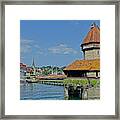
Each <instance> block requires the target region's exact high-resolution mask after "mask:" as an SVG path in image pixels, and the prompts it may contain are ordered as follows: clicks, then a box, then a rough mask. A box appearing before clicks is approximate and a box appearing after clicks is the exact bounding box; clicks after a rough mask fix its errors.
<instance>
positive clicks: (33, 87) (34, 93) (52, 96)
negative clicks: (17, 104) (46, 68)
mask: <svg viewBox="0 0 120 120" xmlns="http://www.w3.org/2000/svg"><path fill="white" fill-rule="evenodd" d="M20 99H21V100H41V99H43V100H64V87H63V86H53V85H45V84H39V83H22V84H21V85H20Z"/></svg>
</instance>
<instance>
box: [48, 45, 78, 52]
mask: <svg viewBox="0 0 120 120" xmlns="http://www.w3.org/2000/svg"><path fill="white" fill-rule="evenodd" d="M48 51H49V52H51V53H53V54H77V51H76V50H74V49H73V48H71V47H68V46H67V45H66V44H59V45H57V46H55V47H51V48H49V49H48Z"/></svg>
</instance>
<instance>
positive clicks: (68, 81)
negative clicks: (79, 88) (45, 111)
mask: <svg viewBox="0 0 120 120" xmlns="http://www.w3.org/2000/svg"><path fill="white" fill-rule="evenodd" d="M89 81H90V84H91V85H93V86H94V87H96V86H97V85H99V84H100V80H89ZM89 81H88V80H87V79H65V80H64V84H72V85H77V84H79V85H83V86H87V85H89Z"/></svg>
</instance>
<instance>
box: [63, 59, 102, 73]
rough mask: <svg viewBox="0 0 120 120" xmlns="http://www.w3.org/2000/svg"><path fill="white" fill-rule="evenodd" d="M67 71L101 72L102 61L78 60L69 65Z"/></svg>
mask: <svg viewBox="0 0 120 120" xmlns="http://www.w3.org/2000/svg"><path fill="white" fill-rule="evenodd" d="M65 70H90V71H91V70H93V71H94V70H100V59H94V60H76V61H74V62H73V63H71V64H70V65H68V66H67V67H66V68H65V69H64V71H65Z"/></svg>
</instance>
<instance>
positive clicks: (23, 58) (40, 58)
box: [20, 20, 100, 67]
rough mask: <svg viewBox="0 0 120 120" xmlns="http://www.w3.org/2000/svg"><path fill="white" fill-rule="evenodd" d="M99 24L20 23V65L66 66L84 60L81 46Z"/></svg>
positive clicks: (86, 21)
mask: <svg viewBox="0 0 120 120" xmlns="http://www.w3.org/2000/svg"><path fill="white" fill-rule="evenodd" d="M93 22H95V23H96V25H98V26H99V27H100V21H99V20H21V21H20V62H21V63H24V64H27V65H28V66H31V65H32V61H33V58H34V61H35V65H36V66H39V67H42V66H49V65H51V66H59V67H63V66H67V65H68V64H70V63H72V62H73V61H75V60H79V59H83V54H82V51H81V47H80V45H81V43H82V42H83V40H84V38H85V37H86V35H87V33H88V32H89V30H90V26H91V24H92V23H93Z"/></svg>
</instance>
